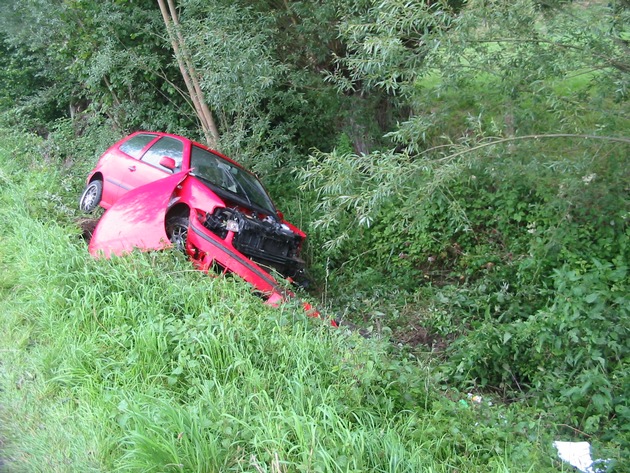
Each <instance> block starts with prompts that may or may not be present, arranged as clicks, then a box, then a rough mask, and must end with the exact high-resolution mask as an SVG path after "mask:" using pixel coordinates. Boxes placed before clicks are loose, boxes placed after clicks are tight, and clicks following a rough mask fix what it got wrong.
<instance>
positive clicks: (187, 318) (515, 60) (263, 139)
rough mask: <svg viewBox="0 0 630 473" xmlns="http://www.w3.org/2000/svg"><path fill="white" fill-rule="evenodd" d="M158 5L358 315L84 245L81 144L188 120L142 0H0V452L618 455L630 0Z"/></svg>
mask: <svg viewBox="0 0 630 473" xmlns="http://www.w3.org/2000/svg"><path fill="white" fill-rule="evenodd" d="M169 3H172V2H169ZM174 4H177V6H178V11H179V12H180V14H181V18H180V19H181V28H180V29H179V30H178V34H181V35H182V36H183V37H185V39H186V41H187V44H188V48H189V49H190V52H191V54H190V57H188V58H187V59H188V60H189V61H190V62H192V63H194V65H195V66H196V68H197V72H198V76H199V82H200V86H199V87H200V88H201V89H202V91H203V92H204V93H205V94H206V101H207V102H208V105H209V108H210V109H212V115H213V116H214V118H215V119H216V121H217V123H218V129H219V132H220V135H221V136H220V139H219V141H218V142H217V145H218V146H219V147H220V149H222V150H224V151H225V152H226V153H227V154H229V155H230V156H234V157H235V158H236V159H237V160H238V161H239V162H242V163H243V164H245V165H246V166H248V167H250V168H252V169H254V170H255V171H256V172H257V173H258V174H260V176H261V178H262V180H263V182H265V183H266V185H267V186H268V187H269V189H270V191H271V192H270V194H271V195H273V196H274V198H276V199H277V200H278V204H279V207H280V208H282V209H283V210H286V216H287V219H288V220H289V221H291V222H293V223H295V224H297V225H298V226H299V227H300V228H303V229H305V230H306V233H307V234H308V239H307V242H306V246H305V248H304V252H303V255H304V257H305V259H306V260H307V264H308V268H309V270H310V272H311V274H312V279H313V285H312V288H311V291H310V294H308V295H307V296H306V295H305V296H306V297H310V298H311V299H314V300H317V301H318V302H317V303H316V305H317V306H318V307H319V308H321V309H322V311H323V312H324V313H326V314H329V315H331V316H334V317H335V318H337V319H342V320H343V321H348V322H350V323H352V324H354V325H357V326H359V327H360V329H361V333H362V334H364V335H367V336H368V338H364V337H361V336H359V335H358V334H357V333H354V332H351V331H348V330H346V329H341V330H334V329H332V328H330V327H328V326H327V325H326V324H324V323H322V321H317V320H309V319H306V318H305V317H304V314H303V311H302V310H300V309H299V308H297V307H293V306H292V305H291V304H288V305H285V306H283V307H282V308H280V309H272V308H270V307H266V306H264V305H262V304H261V301H260V300H258V299H257V298H255V297H254V296H252V295H251V294H250V293H249V288H248V287H247V286H246V285H244V284H243V283H242V282H241V281H238V280H236V279H235V278H222V277H219V278H216V277H214V278H213V277H209V276H206V275H202V274H199V273H197V272H196V271H194V270H193V269H192V267H191V266H190V265H189V263H188V262H187V261H185V260H184V259H183V258H182V257H181V255H178V254H173V253H171V252H166V253H143V254H141V253H139V254H133V255H131V256H129V257H126V258H120V259H117V258H115V259H113V260H111V261H103V260H97V261H95V260H93V259H92V258H90V257H89V256H88V254H87V251H86V244H85V241H83V239H82V236H81V230H80V226H81V223H82V219H83V218H84V217H83V216H80V215H79V214H78V213H77V210H76V199H77V196H78V195H80V192H81V190H82V188H83V186H84V179H85V176H86V175H87V173H88V171H89V170H90V169H91V168H92V166H93V165H94V163H95V161H96V159H97V157H98V156H99V155H100V154H101V153H102V152H103V151H104V150H105V149H106V147H108V146H109V145H111V144H112V143H114V142H115V141H116V140H118V139H119V138H120V137H122V136H124V135H126V134H128V133H129V132H131V131H136V130H138V129H154V130H160V131H170V132H175V133H181V134H185V135H187V136H189V137H191V138H197V139H199V137H200V136H201V135H202V133H201V130H200V127H199V126H198V124H197V123H196V120H197V119H198V117H195V116H194V115H193V114H192V112H191V108H190V104H189V103H188V101H189V99H190V97H187V95H186V93H185V92H184V90H185V85H184V83H183V82H184V81H183V79H182V78H181V77H179V76H178V73H177V70H178V66H177V64H176V61H175V60H174V57H173V54H172V51H171V50H170V48H171V43H170V42H169V41H168V40H167V39H166V37H167V35H166V34H165V30H164V28H165V25H164V23H163V22H162V20H161V18H160V12H159V9H158V8H157V7H156V5H155V2H154V1H153V0H134V2H121V1H118V0H102V1H101V2H80V1H77V2H72V1H68V2H61V3H60V2H56V1H53V0H37V1H35V0H24V1H22V2H4V3H2V2H0V10H1V11H2V15H0V24H2V26H3V29H2V33H0V58H2V59H4V60H3V61H0V69H1V70H2V73H3V77H5V79H6V80H5V81H4V82H3V83H2V84H0V297H1V299H0V301H1V304H2V308H1V309H0V317H1V319H0V320H1V322H0V323H1V324H2V327H3V329H4V331H5V337H3V339H2V341H1V342H0V350H1V353H2V359H1V360H0V447H2V448H0V465H2V463H3V462H4V463H7V464H8V465H10V467H11V469H12V470H11V471H13V469H15V471H60V472H61V471H64V472H65V471H257V472H261V471H270V472H280V471H287V472H288V471H305V472H306V471H410V472H411V471H532V472H534V471H535V472H539V471H557V469H558V468H559V462H558V461H557V460H556V459H555V458H556V452H555V450H554V449H553V448H552V447H551V442H552V440H557V439H561V440H576V441H577V440H579V441H584V440H588V441H589V442H591V443H592V444H593V447H594V451H593V454H594V457H596V458H602V459H609V460H610V461H609V462H608V463H606V468H607V469H608V470H609V471H628V463H627V460H626V459H627V458H630V427H629V426H630V407H629V405H628V399H629V397H630V344H629V342H628V340H630V314H629V312H630V296H629V294H630V277H629V271H630V268H628V265H629V262H630V245H629V240H630V238H629V237H630V198H629V195H630V187H629V183H630V160H629V159H628V157H629V156H630V137H628V129H630V119H629V117H630V109H629V106H628V104H629V103H630V102H629V100H630V95H629V92H628V91H629V90H630V87H629V86H630V74H629V72H630V62H629V58H630V48H629V44H628V41H629V40H630V30H629V29H628V25H630V4H629V3H628V1H627V0H612V1H603V0H595V1H578V0H576V1H572V2H566V1H561V0H546V1H544V2H543V1H538V0H536V1H534V0H515V1H510V2H508V1H503V0H467V1H465V2H462V1H460V0H445V1H424V0H409V1H404V2H403V1H399V0H378V1H376V0H362V1H360V2H357V1H347V0H334V1H330V2H260V1H256V0H237V1H235V0H206V1H203V2H201V1H197V0H179V1H177V2H174ZM52 446H55V447H52ZM4 459H6V461H5V460H4ZM602 468H603V467H602Z"/></svg>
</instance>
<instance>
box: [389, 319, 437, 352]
mask: <svg viewBox="0 0 630 473" xmlns="http://www.w3.org/2000/svg"><path fill="white" fill-rule="evenodd" d="M393 338H394V340H395V341H396V342H398V343H401V344H403V345H408V346H410V347H413V348H415V347H418V346H419V345H423V346H425V347H427V348H429V349H430V350H431V351H433V352H442V351H444V350H445V349H446V347H447V345H448V340H447V339H445V338H444V337H441V336H439V335H437V334H435V333H431V332H429V331H428V330H427V329H426V328H424V327H422V326H420V325H418V324H415V323H410V324H408V325H405V326H404V327H400V328H399V329H397V330H395V331H394V333H393Z"/></svg>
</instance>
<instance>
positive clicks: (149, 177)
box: [123, 136, 184, 192]
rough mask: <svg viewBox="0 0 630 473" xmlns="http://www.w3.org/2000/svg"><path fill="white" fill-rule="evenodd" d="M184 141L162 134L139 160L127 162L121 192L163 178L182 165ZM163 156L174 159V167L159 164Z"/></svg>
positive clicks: (179, 168) (178, 169) (176, 170)
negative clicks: (169, 167)
mask: <svg viewBox="0 0 630 473" xmlns="http://www.w3.org/2000/svg"><path fill="white" fill-rule="evenodd" d="M183 156H184V142H183V141H182V140H180V139H178V138H174V137H171V136H163V137H161V138H160V139H159V140H158V141H156V142H155V143H153V144H152V145H151V147H150V148H149V149H148V150H146V151H145V152H144V154H143V155H142V156H141V157H140V159H139V160H136V161H135V162H132V163H129V166H127V167H126V172H125V174H124V178H123V192H128V191H129V190H131V189H135V188H137V187H140V186H143V185H145V184H148V183H149V182H153V181H157V180H159V179H163V178H165V177H167V176H169V175H171V174H173V173H174V172H178V171H180V170H181V167H182V160H183ZM163 157H168V158H172V159H173V160H174V161H175V169H174V170H171V169H168V168H166V167H164V166H162V165H161V164H160V160H161V159H162V158H163Z"/></svg>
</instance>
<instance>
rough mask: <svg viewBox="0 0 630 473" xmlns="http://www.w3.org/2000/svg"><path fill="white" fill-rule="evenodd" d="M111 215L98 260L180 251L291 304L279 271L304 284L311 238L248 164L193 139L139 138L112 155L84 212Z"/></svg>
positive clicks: (97, 171)
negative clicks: (137, 251) (305, 250)
mask: <svg viewBox="0 0 630 473" xmlns="http://www.w3.org/2000/svg"><path fill="white" fill-rule="evenodd" d="M99 205H100V206H101V207H103V208H105V209H108V210H107V212H105V213H104V214H103V216H102V217H101V219H100V221H99V223H98V225H97V226H96V229H95V231H94V234H93V236H92V239H91V241H90V245H89V251H90V253H91V254H93V255H98V254H104V255H105V256H109V255H111V254H112V253H113V254H117V255H120V254H122V253H125V252H128V251H131V250H132V249H133V248H141V249H162V248H165V247H167V246H171V245H175V246H176V247H178V248H180V249H182V250H184V251H185V252H186V254H188V255H189V256H190V258H191V259H192V261H193V262H194V263H195V265H196V266H197V267H198V268H199V269H201V270H203V271H208V270H210V269H217V268H218V269H221V270H223V271H230V272H234V273H236V274H238V275H239V276H240V277H242V278H243V279H245V280H246V281H247V282H249V283H250V284H252V285H253V286H254V288H255V290H256V291H257V292H259V293H260V294H261V295H263V296H264V297H265V298H266V299H267V300H268V301H269V302H270V303H273V304H275V303H278V302H279V301H280V300H282V299H283V298H284V297H285V293H284V292H283V290H282V288H281V286H280V285H279V284H278V282H277V280H276V278H275V276H274V271H273V270H275V271H276V272H278V273H280V274H281V275H283V276H284V277H286V278H291V279H293V280H298V281H299V280H300V279H301V277H302V274H303V268H304V262H303V261H302V259H301V258H300V250H301V247H302V243H303V241H304V238H305V237H306V235H305V234H304V232H302V231H301V230H300V229H299V228H297V227H295V226H293V225H291V224H290V223H289V222H287V221H285V220H284V218H283V215H282V213H281V212H279V211H278V210H277V209H276V207H275V206H274V204H273V202H272V200H271V198H270V197H269V195H268V194H267V192H266V191H265V189H264V187H263V186H262V184H261V183H260V181H259V180H258V179H257V178H256V176H254V174H252V173H251V172H249V171H247V170H246V169H245V168H243V167H242V166H241V165H240V164H238V163H237V162H235V161H233V160H232V159H230V158H228V157H226V156H224V155H222V154H221V153H219V152H217V151H214V150H211V149H209V148H207V147H206V146H204V145H202V144H199V143H196V142H194V141H191V140H189V139H187V138H184V137H181V136H177V135H170V134H166V133H155V132H144V131H143V132H137V133H134V134H132V135H130V136H128V137H127V138H124V139H122V140H121V141H119V142H118V143H116V144H115V145H114V146H112V147H111V148H109V149H108V150H107V151H106V152H105V154H103V156H101V158H100V159H99V161H98V163H97V165H96V167H95V168H94V170H92V172H90V174H89V176H88V178H87V187H86V188H85V191H84V192H83V194H82V196H81V199H80V201H79V206H80V208H81V210H83V211H84V212H88V213H89V212H92V211H93V210H94V209H96V207H97V206H99Z"/></svg>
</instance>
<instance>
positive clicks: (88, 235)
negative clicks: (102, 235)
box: [77, 218, 99, 243]
mask: <svg viewBox="0 0 630 473" xmlns="http://www.w3.org/2000/svg"><path fill="white" fill-rule="evenodd" d="M98 221H99V218H82V219H80V220H77V225H78V226H79V228H80V229H81V238H83V239H84V240H85V241H86V242H87V243H89V242H90V240H91V239H92V234H93V233H94V229H95V228H96V224H97V223H98Z"/></svg>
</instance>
